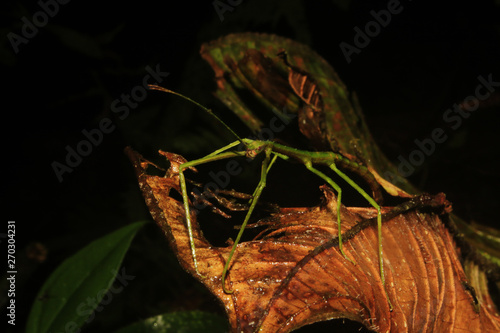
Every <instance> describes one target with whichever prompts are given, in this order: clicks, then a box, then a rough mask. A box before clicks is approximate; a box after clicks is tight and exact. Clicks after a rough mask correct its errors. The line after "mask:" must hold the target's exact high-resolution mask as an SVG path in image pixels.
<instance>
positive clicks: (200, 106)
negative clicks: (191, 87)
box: [148, 84, 246, 147]
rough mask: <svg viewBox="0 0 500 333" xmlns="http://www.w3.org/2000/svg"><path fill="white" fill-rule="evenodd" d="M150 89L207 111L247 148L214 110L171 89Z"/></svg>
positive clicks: (153, 87)
mask: <svg viewBox="0 0 500 333" xmlns="http://www.w3.org/2000/svg"><path fill="white" fill-rule="evenodd" d="M148 88H149V89H151V90H158V91H163V92H166V93H168V94H173V95H177V96H179V97H182V98H184V99H185V100H188V101H190V102H191V103H193V104H195V105H197V106H198V107H199V108H201V109H203V110H205V111H206V112H207V113H208V114H209V115H211V116H212V117H214V118H215V119H217V121H218V122H220V123H221V124H222V125H224V127H225V128H227V130H228V131H229V132H231V134H233V135H234V136H235V137H236V138H237V139H238V141H239V142H241V143H242V144H243V146H245V147H246V144H245V143H244V142H243V140H242V139H241V138H240V137H239V135H238V134H236V133H235V132H234V131H233V130H232V129H231V128H230V127H229V126H227V125H226V123H225V122H223V121H222V120H221V119H220V118H219V117H217V115H216V114H215V113H213V112H212V110H210V109H208V108H206V107H204V106H203V105H201V104H200V103H198V102H196V101H194V100H192V99H191V98H189V97H186V96H184V95H182V94H180V93H178V92H175V91H173V90H170V89H167V88H163V87H160V86H157V85H155V84H148Z"/></svg>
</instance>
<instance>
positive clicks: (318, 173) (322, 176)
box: [305, 162, 356, 265]
mask: <svg viewBox="0 0 500 333" xmlns="http://www.w3.org/2000/svg"><path fill="white" fill-rule="evenodd" d="M305 166H306V168H307V169H308V170H309V171H311V172H312V173H314V174H315V175H317V176H318V177H320V178H321V179H323V180H324V181H326V182H327V183H328V184H329V185H330V186H331V187H333V189H334V190H335V191H337V228H338V238H339V250H340V253H342V255H343V256H344V258H346V259H347V260H348V261H350V262H352V263H353V264H354V265H355V264H356V263H355V262H354V261H353V260H352V259H351V258H349V257H348V256H347V255H346V254H345V252H344V248H343V243H342V231H341V220H340V208H341V205H342V203H341V202H342V189H341V188H340V186H338V185H337V184H336V183H335V182H334V181H333V180H332V179H331V178H330V177H328V176H327V175H325V174H324V173H323V172H321V171H319V170H318V169H316V168H314V167H313V166H312V163H311V162H306V163H305Z"/></svg>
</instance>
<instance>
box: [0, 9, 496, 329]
mask: <svg viewBox="0 0 500 333" xmlns="http://www.w3.org/2000/svg"><path fill="white" fill-rule="evenodd" d="M387 4H388V2H386V1H377V2H372V1H315V2H314V3H312V2H307V1H298V0H296V1H287V2H286V3H285V2H279V3H278V2H276V3H275V2H269V1H260V0H257V1H242V2H241V4H239V5H237V6H235V7H234V8H233V10H232V11H225V12H224V13H223V14H222V15H223V18H224V20H223V21H221V19H220V18H221V17H220V15H219V14H218V13H217V11H216V9H215V8H214V5H213V3H212V2H210V1H207V2H205V3H204V4H198V3H196V4H193V3H186V4H181V3H179V2H176V3H175V6H173V7H168V5H167V6H159V5H158V3H156V2H152V1H151V2H142V3H141V4H140V5H139V4H136V3H134V4H125V3H119V2H116V3H115V4H114V5H112V4H110V3H106V6H104V5H103V4H102V3H99V2H88V1H87V2H69V3H67V4H64V5H59V8H58V11H57V13H56V14H55V15H53V17H50V18H49V19H48V23H47V24H46V25H44V26H43V27H39V28H38V32H37V33H36V34H34V36H33V37H31V38H27V42H26V43H21V44H19V45H18V47H19V52H17V53H16V52H14V50H13V47H12V45H11V42H10V41H9V38H8V36H9V33H15V34H17V35H19V36H21V35H22V29H23V24H24V22H23V20H22V18H23V17H26V18H27V19H28V20H29V21H31V22H32V21H33V14H35V13H37V12H39V11H41V10H42V8H41V7H40V5H39V4H37V3H34V2H28V1H18V2H12V3H3V4H2V5H1V6H2V11H1V14H0V15H1V17H2V20H1V22H2V25H1V31H2V36H3V43H2V48H1V49H0V66H2V71H1V72H2V78H3V79H4V85H3V90H2V95H3V100H4V107H3V117H4V120H3V124H4V130H3V131H2V134H3V136H4V137H3V147H4V149H5V150H4V153H3V156H4V157H3V163H4V164H5V165H6V166H7V169H5V168H4V170H5V171H4V173H3V174H4V184H5V185H3V186H2V188H3V189H4V200H3V202H4V206H3V207H4V208H3V212H4V214H3V218H4V219H5V221H7V220H16V232H17V233H16V250H17V253H16V259H17V266H18V275H17V281H16V282H17V284H16V287H17V292H16V302H17V323H18V326H16V328H18V329H20V331H21V330H22V323H23V322H24V321H25V319H26V317H27V315H28V313H29V308H30V307H31V303H32V301H33V299H34V297H35V296H36V293H37V291H38V289H39V288H40V286H41V284H42V283H43V282H44V281H45V279H46V278H47V277H48V275H49V274H50V272H51V271H53V270H54V269H55V267H57V265H58V264H59V263H60V262H61V261H62V260H64V259H65V258H67V257H68V256H69V255H71V254H73V253H75V251H77V250H78V249H80V248H82V247H84V246H85V245H86V244H88V243H89V242H91V241H92V240H94V239H96V238H98V237H100V236H103V235H105V234H107V233H109V232H111V231H113V230H116V229H118V228H119V227H121V226H123V225H126V224H129V223H131V222H135V221H138V220H143V219H145V220H151V218H150V216H149V212H148V211H147V208H146V205H145V204H144V201H143V199H142V197H141V194H140V192H139V189H138V186H137V182H136V179H135V177H134V174H133V171H132V167H131V166H130V163H129V161H128V160H127V159H126V157H125V155H124V154H123V148H124V147H125V146H127V145H130V146H132V147H134V149H136V150H137V151H139V152H141V153H142V154H143V155H144V156H145V157H147V158H149V159H155V158H156V156H157V154H156V151H157V150H158V149H162V150H167V151H173V152H176V153H180V154H182V155H184V156H185V157H187V158H188V159H193V158H197V157H201V156H203V155H204V154H207V153H210V152H212V151H213V150H215V149H216V148H219V147H220V146H222V145H224V144H226V143H227V142H229V141H232V140H233V139H234V138H232V137H231V135H229V134H228V133H226V132H225V131H224V130H222V129H221V126H220V124H218V123H216V122H215V121H213V119H211V118H210V117H209V116H207V115H206V114H204V113H203V111H201V110H199V109H196V108H195V107H193V106H192V105H190V104H188V103H187V102H184V101H182V100H179V99H177V98H175V97H173V96H167V95H162V94H159V93H156V92H148V93H147V96H146V98H145V99H144V100H143V101H141V102H139V103H138V105H137V106H136V107H134V108H132V107H130V108H129V109H130V110H129V111H130V112H129V114H128V116H126V117H124V118H123V119H120V115H121V113H114V112H113V111H112V109H113V108H112V105H113V103H114V101H115V100H117V99H118V100H119V101H120V100H121V99H122V97H121V96H122V94H130V92H131V91H132V90H133V89H134V87H136V86H137V85H141V84H142V80H143V78H144V76H145V75H147V74H148V71H147V70H146V66H149V67H151V68H153V69H155V68H156V67H157V66H159V68H160V69H161V71H163V72H169V75H168V77H165V78H164V80H163V82H161V85H162V86H165V87H168V88H169V89H173V90H176V91H179V92H181V93H183V94H185V95H187V96H190V97H191V98H193V99H195V100H196V101H198V102H200V103H201V104H203V105H206V106H209V107H211V108H213V109H214V110H216V112H217V113H218V114H219V115H220V117H221V118H223V119H224V120H225V121H227V123H228V124H229V125H230V126H231V127H233V128H234V129H235V130H236V131H237V132H238V133H240V134H241V135H243V136H246V135H249V134H250V133H249V132H248V130H246V128H245V127H244V125H243V124H242V123H241V122H240V121H239V120H238V119H237V118H236V117H235V116H234V115H232V114H231V112H230V111H229V110H227V109H226V108H225V107H224V106H223V105H222V104H221V103H219V102H218V101H216V99H215V98H214V97H213V96H212V95H211V92H212V91H214V90H215V85H214V81H213V72H212V71H211V69H210V68H209V66H208V65H207V64H206V63H204V61H203V60H202V59H201V57H200V56H199V48H200V46H201V44H202V43H203V42H207V41H210V40H213V39H215V38H217V37H220V36H223V35H226V34H228V33H233V32H245V31H254V32H267V33H274V34H278V35H282V36H284V37H288V38H291V39H295V40H297V41H299V42H302V43H305V44H307V45H309V46H310V47H311V48H312V49H314V50H315V51H317V52H318V53H319V54H320V55H322V56H323V57H324V58H325V59H326V60H327V61H328V62H329V63H330V64H331V65H332V66H333V67H334V68H335V69H336V70H337V72H338V74H339V75H340V77H341V78H342V80H343V81H344V83H346V85H347V86H348V88H349V89H350V90H353V91H356V92H357V94H358V96H359V98H360V101H361V105H362V107H363V111H364V114H365V116H366V121H367V123H368V126H369V127H370V129H371V131H372V133H373V135H374V137H375V139H376V141H377V143H378V144H379V145H380V146H381V147H382V150H383V151H384V152H385V153H386V154H387V155H388V156H389V158H390V159H392V160H393V161H397V160H398V157H399V156H402V157H403V158H408V156H409V155H410V153H411V152H412V151H413V150H414V149H416V148H417V146H416V145H415V143H414V140H415V139H419V140H423V139H424V138H428V137H429V136H430V134H431V132H432V130H433V129H435V128H438V127H439V128H443V129H444V130H445V133H446V134H447V135H448V139H447V140H446V142H444V143H442V144H437V145H436V151H435V152H434V153H433V154H432V155H431V156H429V157H426V159H425V162H424V163H423V165H422V166H421V167H419V168H417V170H416V171H415V172H414V173H413V174H412V175H411V176H410V180H411V181H412V182H413V183H414V184H416V185H417V186H419V187H420V188H422V189H424V190H426V191H428V192H432V193H435V192H440V191H442V192H445V193H446V194H447V196H448V199H449V200H450V201H451V202H453V204H454V206H453V207H454V212H456V213H457V214H458V215H459V216H461V217H463V218H464V219H466V220H474V221H476V222H479V223H483V224H487V225H490V226H494V227H498V224H497V217H496V202H497V194H496V189H497V188H498V185H499V179H500V178H499V175H498V171H497V170H498V168H499V167H500V166H499V162H498V157H499V151H500V150H499V148H498V145H497V143H498V141H499V134H498V133H499V131H498V124H499V122H498V121H499V119H500V118H499V113H498V111H499V108H500V101H499V100H500V89H499V88H500V87H499V88H497V90H496V91H495V92H494V94H493V96H494V97H493V98H492V101H490V102H489V103H490V104H489V105H486V106H484V107H481V108H480V109H478V110H477V111H475V112H474V113H473V114H472V115H471V116H470V117H469V118H467V119H464V120H463V122H462V124H461V125H460V126H459V127H458V128H457V129H456V130H455V129H452V128H451V127H450V124H449V123H446V122H445V121H444V120H443V114H444V112H445V111H446V110H447V109H449V108H451V107H452V106H453V103H459V102H461V101H462V100H463V99H464V98H465V97H467V96H469V95H473V94H474V91H475V88H476V86H477V85H478V84H479V82H478V80H477V77H478V76H479V75H482V76H483V77H487V76H488V75H489V74H492V76H493V81H496V82H500V68H499V67H500V63H499V62H498V59H500V32H499V31H500V30H499V29H500V25H499V21H498V17H500V15H499V14H500V9H499V4H498V1H496V2H495V1H483V2H480V3H479V4H476V5H474V6H472V5H460V4H456V3H455V4H453V5H449V6H445V5H441V6H440V7H439V8H435V7H433V6H432V5H428V4H424V3H421V2H409V1H401V3H400V6H402V8H403V9H402V11H401V12H400V13H399V14H397V15H393V16H392V17H391V22H390V23H389V24H388V25H387V26H386V27H383V28H382V29H381V31H380V33H379V34H378V35H376V36H374V37H372V38H371V41H370V42H369V44H368V45H367V46H366V47H364V48H362V49H361V51H360V53H359V54H353V55H352V59H351V60H352V61H351V62H350V63H349V64H348V63H347V61H346V59H345V57H344V55H343V53H342V51H341V49H340V47H339V44H340V43H341V42H346V43H349V44H351V45H354V36H355V31H354V30H353V28H354V27H359V28H360V29H361V30H364V27H365V25H366V24H367V23H368V22H370V21H373V16H372V14H370V11H371V10H375V11H379V10H382V9H386V8H387ZM10 36H12V35H10ZM120 103H122V102H120ZM119 105H121V106H122V105H123V103H122V104H119ZM105 118H108V119H110V120H111V122H112V124H113V125H114V126H115V128H114V129H113V130H112V131H110V133H108V134H103V137H102V141H101V142H100V143H99V144H98V145H97V146H93V147H92V151H91V152H90V153H89V155H88V156H86V157H83V158H82V161H81V162H80V163H78V165H77V166H75V167H74V168H72V169H73V171H72V172H71V173H64V174H63V175H62V178H63V180H62V182H59V180H58V177H57V176H56V174H55V173H54V170H53V167H52V163H53V162H54V161H57V162H60V163H63V164H65V159H66V155H67V151H66V147H67V146H70V147H72V148H73V149H76V147H77V145H78V143H79V142H81V141H82V140H85V139H86V138H85V136H84V135H83V134H82V131H83V130H87V131H91V130H92V129H96V128H98V127H99V123H100V122H101V121H102V119H105ZM207 170H210V169H207ZM270 177H272V174H270ZM231 186H232V185H231ZM235 187H236V185H235ZM274 195H276V194H274ZM278 195H279V194H278ZM269 196H270V197H273V194H269ZM318 196H319V192H318ZM313 201H314V200H313ZM4 225H5V224H4ZM204 228H210V226H206V225H205V226H204ZM1 232H2V233H5V232H6V228H5V227H4V228H2V231H1ZM217 233H218V230H217V229H215V230H214V229H212V230H207V234H217ZM35 243H40V244H41V245H42V247H43V248H45V249H46V250H47V254H46V255H43V251H42V252H40V250H37V249H38V248H39V247H37V246H35V245H34V244H35ZM4 245H5V239H4V238H2V249H4V248H5V246H4ZM36 253H41V254H40V255H39V257H40V259H39V261H40V262H37V261H36V260H35V259H30V258H33V257H36V256H35V255H34V254H36ZM124 267H126V268H127V273H129V274H132V275H134V276H136V278H135V280H134V281H133V283H131V284H130V285H129V286H128V287H127V288H125V290H124V292H123V293H120V294H118V295H115V296H114V299H113V302H112V303H111V304H109V305H108V306H106V307H105V309H104V310H103V311H102V312H101V313H99V314H98V315H97V316H96V318H95V320H94V321H93V322H92V323H91V324H90V325H89V326H88V327H87V328H86V329H87V331H93V332H98V331H102V332H105V331H110V330H113V329H116V328H119V327H121V326H123V325H125V324H127V323H130V322H134V321H137V320H139V319H142V318H146V317H148V316H151V315H155V314H158V313H164V312H168V311H181V310H192V309H200V310H206V311H211V312H214V311H216V312H218V313H221V314H222V313H223V310H222V309H221V308H219V309H216V306H214V300H213V298H212V297H211V296H210V295H209V294H208V293H207V292H206V291H204V289H203V287H202V286H201V285H200V284H198V283H196V282H195V281H194V279H192V278H191V277H189V276H188V275H187V274H186V273H184V272H183V271H182V270H181V269H180V268H179V266H178V264H177V263H176V259H175V257H174V256H173V254H172V253H171V251H170V249H169V248H168V246H167V243H166V241H165V240H164V239H163V237H162V235H161V233H160V232H159V230H158V229H157V228H156V226H154V225H153V224H151V225H149V226H148V227H146V228H145V229H144V230H143V231H142V232H141V233H140V234H139V235H138V236H137V238H136V239H135V240H134V242H133V244H132V248H131V249H130V251H129V253H128V254H127V257H126V259H125V262H124ZM3 280H4V279H3ZM5 287H6V286H5V285H3V284H2V288H5ZM3 295H5V292H4V290H2V297H4V296H3ZM214 309H215V310H214ZM332 325H333V326H332ZM336 325H339V326H340V327H343V326H347V327H350V326H348V324H346V325H344V324H342V321H338V322H336V323H335V324H332V323H320V324H316V325H313V326H311V327H308V328H306V327H305V328H303V331H304V332H306V331H312V330H313V329H314V331H318V330H319V329H322V328H325V330H330V331H331V329H332V327H336ZM357 327H359V326H356V324H353V327H351V328H349V329H353V330H354V331H357ZM84 331H85V330H84Z"/></svg>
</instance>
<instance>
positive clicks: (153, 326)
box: [115, 311, 228, 333]
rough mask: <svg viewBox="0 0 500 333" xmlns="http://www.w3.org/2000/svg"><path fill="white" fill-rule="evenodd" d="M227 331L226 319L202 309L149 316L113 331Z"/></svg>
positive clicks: (126, 332) (172, 332) (123, 332)
mask: <svg viewBox="0 0 500 333" xmlns="http://www.w3.org/2000/svg"><path fill="white" fill-rule="evenodd" d="M227 331H228V324H227V320H226V319H224V318H222V317H220V316H218V315H215V314H212V313H207V312H202V311H185V312H172V313H166V314H163V315H159V316H155V317H151V318H148V319H145V320H143V321H140V322H137V323H134V324H132V325H130V326H127V327H124V328H122V329H120V330H118V331H115V333H150V332H169V333H174V332H182V333H191V332H192V333H198V332H227Z"/></svg>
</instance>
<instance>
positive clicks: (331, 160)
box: [149, 85, 392, 309]
mask: <svg viewBox="0 0 500 333" xmlns="http://www.w3.org/2000/svg"><path fill="white" fill-rule="evenodd" d="M149 88H150V89H153V90H159V91H163V92H166V93H170V94H174V95H177V96H180V97H182V98H184V99H186V100H188V101H190V102H192V103H194V104H195V105H197V106H198V107H200V108H202V109H203V110H205V111H206V112H208V113H209V114H211V115H212V116H213V117H215V118H216V119H217V120H218V121H219V122H221V124H222V125H224V126H225V127H226V128H227V129H228V130H229V131H230V132H231V133H232V134H233V135H234V136H235V137H236V138H238V140H237V141H235V142H232V143H230V144H228V145H227V146H225V147H222V148H220V149H218V150H216V151H214V152H213V153H211V154H209V155H207V156H205V157H202V158H200V159H197V160H193V161H189V162H186V163H184V164H181V165H180V166H179V179H180V186H181V190H182V199H183V203H184V210H185V215H186V224H187V229H188V234H189V242H190V246H191V254H192V257H193V262H194V267H195V270H196V273H197V274H198V275H200V276H202V275H201V273H200V272H199V271H198V262H197V259H196V248H195V245H194V239H193V233H192V223H191V214H190V207H189V198H188V192H187V188H186V179H185V177H184V171H185V170H186V169H189V168H191V167H195V166H197V165H201V164H204V163H208V162H213V161H218V160H223V159H227V158H233V157H247V158H251V159H253V158H255V157H256V156H257V155H259V154H264V155H265V157H264V160H263V162H262V167H261V173H260V181H259V183H258V185H257V187H256V188H255V191H254V192H253V195H252V198H251V199H250V202H249V203H250V206H249V208H248V212H247V214H246V216H245V219H244V221H243V223H242V225H241V227H240V231H239V233H238V235H237V237H236V240H235V241H234V243H233V247H232V249H231V251H230V253H229V257H228V259H227V261H226V264H225V266H224V270H223V272H222V288H223V290H224V292H226V293H232V292H233V291H232V290H229V289H227V288H226V283H225V280H226V275H227V272H228V270H229V265H230V263H231V259H232V257H233V254H234V252H235V251H236V248H237V246H238V243H239V241H240V239H241V236H242V235H243V231H244V230H245V227H246V225H247V223H248V221H249V220H250V217H251V216H252V212H253V211H254V209H255V206H256V204H257V202H258V201H259V198H260V196H261V194H262V191H263V190H264V188H265V187H266V179H267V174H268V173H269V171H270V169H271V167H272V166H273V164H274V163H275V161H276V159H277V158H278V157H279V158H281V159H283V160H290V159H291V160H295V161H297V162H299V163H302V164H304V166H305V167H306V168H307V169H308V170H309V171H311V172H312V173H314V174H315V175H317V176H318V177H320V178H321V179H323V180H324V181H326V182H327V183H328V184H329V185H330V186H331V187H332V188H333V189H334V190H335V191H336V192H337V225H338V239H339V250H340V252H341V253H342V255H343V256H344V257H345V258H346V259H347V260H348V261H350V262H352V263H353V264H355V263H354V261H353V260H351V259H350V258H349V257H347V255H346V254H345V253H344V250H343V244H342V233H341V218H340V210H341V209H340V208H341V199H342V189H341V188H340V186H339V185H337V184H336V183H335V182H334V181H333V180H332V179H331V178H330V177H328V176H327V175H326V174H324V173H323V172H321V171H320V170H318V169H316V168H315V167H314V166H315V165H323V166H326V167H329V168H330V169H331V170H332V171H333V172H335V173H336V174H337V175H338V176H339V177H340V178H342V179H343V180H344V181H346V182H347V183H348V184H349V185H350V186H352V188H353V189H355V190H356V191H357V192H358V193H359V194H361V196H362V197H363V198H365V199H366V201H368V203H369V204H370V205H371V206H373V207H374V208H375V209H376V210H377V228H378V257H379V258H378V264H379V268H380V277H381V280H382V284H383V285H385V276H384V263H383V258H382V213H381V208H380V206H379V204H377V202H376V201H375V200H374V199H373V198H372V197H371V196H370V195H368V193H366V192H365V191H364V190H363V189H362V188H361V187H360V186H359V185H357V184H356V183H355V182H354V181H353V180H352V179H351V178H349V177H348V176H347V175H346V174H345V173H344V172H342V171H341V170H339V168H338V166H340V167H342V168H344V169H348V170H352V171H355V172H357V173H358V174H360V175H361V176H363V178H365V179H369V180H370V181H372V180H373V181H374V179H373V176H372V175H371V173H370V172H369V171H368V169H367V168H366V167H365V166H363V165H360V164H358V163H356V162H353V161H351V160H349V159H347V158H345V157H344V156H342V155H340V154H337V153H334V152H330V151H328V152H313V151H305V150H299V149H295V148H292V147H288V146H285V145H282V144H279V143H276V142H273V141H262V140H251V139H241V138H240V137H239V136H238V135H237V134H236V133H234V131H233V130H232V129H231V128H229V127H228V126H227V125H226V124H225V123H224V122H222V120H220V119H219V118H218V117H217V116H216V115H215V114H214V113H213V112H212V111H211V110H210V109H208V108H206V107H204V106H202V105H201V104H199V103H198V102H196V101H194V100H192V99H190V98H188V97H186V96H184V95H182V94H179V93H177V92H174V91H171V90H168V89H166V88H163V87H159V86H156V85H150V86H149ZM241 144H242V145H243V147H245V149H244V150H232V149H233V148H235V147H237V146H240V145H241ZM389 304H390V303H389ZM391 309H392V306H391Z"/></svg>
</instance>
